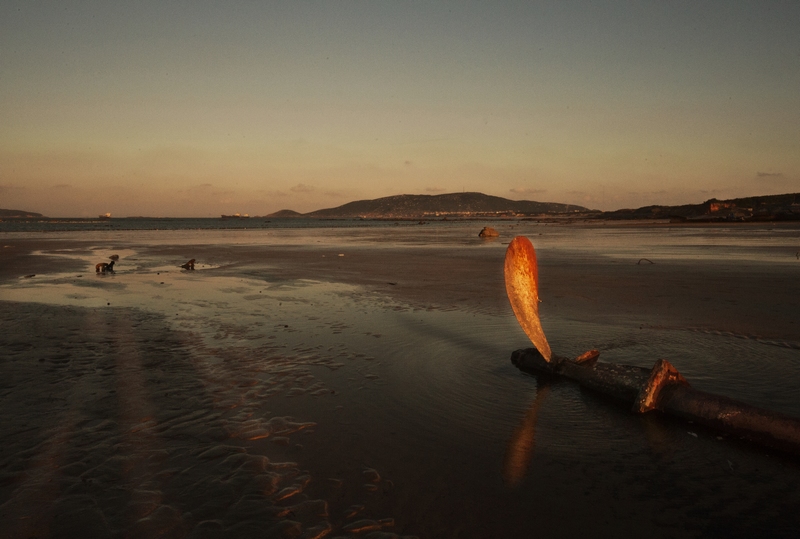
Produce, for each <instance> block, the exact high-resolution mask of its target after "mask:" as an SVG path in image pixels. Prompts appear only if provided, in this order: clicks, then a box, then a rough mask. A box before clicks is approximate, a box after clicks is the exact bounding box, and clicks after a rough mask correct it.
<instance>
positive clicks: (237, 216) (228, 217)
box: [222, 213, 250, 219]
mask: <svg viewBox="0 0 800 539" xmlns="http://www.w3.org/2000/svg"><path fill="white" fill-rule="evenodd" d="M222 218H223V219H250V215H248V214H246V213H245V214H244V215H242V214H240V213H234V214H233V215H223V216H222Z"/></svg>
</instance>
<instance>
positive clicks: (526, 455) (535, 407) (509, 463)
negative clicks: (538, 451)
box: [503, 383, 550, 487]
mask: <svg viewBox="0 0 800 539" xmlns="http://www.w3.org/2000/svg"><path fill="white" fill-rule="evenodd" d="M548 393H550V385H549V384H542V383H540V384H538V386H537V388H536V398H534V399H533V403H531V406H530V408H528V411H527V412H525V417H523V418H522V422H521V423H520V424H519V426H518V427H517V428H516V429H514V432H513V433H512V434H511V439H510V440H509V441H508V449H506V456H505V459H503V479H504V480H505V482H506V484H507V485H508V486H510V487H516V486H517V485H519V484H520V483H521V482H522V480H523V479H524V478H525V475H526V474H527V473H528V468H529V467H530V463H531V458H532V457H533V448H534V446H535V445H536V420H537V419H538V417H539V408H541V407H542V404H543V403H544V401H545V399H546V398H547V394H548Z"/></svg>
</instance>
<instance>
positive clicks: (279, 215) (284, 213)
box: [264, 210, 303, 219]
mask: <svg viewBox="0 0 800 539" xmlns="http://www.w3.org/2000/svg"><path fill="white" fill-rule="evenodd" d="M264 217H267V218H269V217H271V218H274V219H287V218H293V217H303V214H302V213H300V212H296V211H294V210H280V211H276V212H275V213H270V214H269V215H265V216H264Z"/></svg>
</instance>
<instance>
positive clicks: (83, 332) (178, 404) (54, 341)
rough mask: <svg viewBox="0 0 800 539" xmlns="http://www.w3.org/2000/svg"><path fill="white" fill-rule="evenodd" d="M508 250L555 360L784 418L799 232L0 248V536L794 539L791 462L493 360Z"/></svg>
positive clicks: (551, 229)
mask: <svg viewBox="0 0 800 539" xmlns="http://www.w3.org/2000/svg"><path fill="white" fill-rule="evenodd" d="M485 224H490V225H491V226H493V227H494V228H496V229H497V230H498V231H499V232H500V237H499V238H496V239H489V240H484V239H481V238H478V237H477V233H478V231H479V230H480V229H481V227H482V226H484V225H485ZM273 225H274V224H273ZM516 235H525V236H527V237H528V238H529V239H531V241H532V242H533V244H534V246H535V247H536V249H537V254H538V258H539V275H540V287H541V288H540V297H541V299H542V303H541V305H540V314H541V317H542V324H543V327H544V330H545V332H546V334H547V337H548V340H549V342H550V345H551V347H552V349H553V351H554V352H555V353H557V354H559V355H564V356H572V357H574V356H577V355H578V354H580V353H582V352H584V351H586V350H589V349H598V350H599V351H600V354H601V356H600V359H601V360H602V361H608V362H615V363H625V364H631V365H640V366H645V367H649V366H651V365H652V364H653V363H654V362H655V361H656V360H657V359H660V358H663V359H667V360H669V361H670V362H671V363H672V364H673V365H675V366H676V367H677V368H678V370H679V371H680V372H681V373H682V374H683V375H684V376H685V377H686V378H687V379H688V381H689V382H690V383H691V384H692V385H693V386H695V387H697V388H699V389H703V390H706V391H712V392H715V393H720V394H723V395H727V396H730V397H733V398H736V399H739V400H742V401H745V402H748V403H750V404H753V405H756V406H761V407H763V408H768V409H771V410H776V411H779V412H781V413H784V414H788V415H792V416H796V417H797V416H800V316H798V313H800V293H798V292H800V285H798V283H799V282H800V280H799V279H798V277H800V259H798V255H797V253H798V252H800V226H798V225H781V224H769V225H706V226H687V225H683V226H669V225H667V224H636V225H631V224H625V225H609V224H602V225H591V224H581V223H575V224H563V223H561V224H558V223H539V222H535V221H503V222H491V223H480V222H470V221H465V222H430V223H426V224H417V223H397V225H396V226H387V224H386V223H381V224H380V226H378V225H375V226H371V225H370V224H369V223H368V222H367V223H359V224H358V226H355V225H354V226H353V227H343V226H336V227H325V226H320V227H316V228H280V227H278V226H272V227H271V228H269V227H268V228H262V229H254V230H244V229H237V230H190V229H180V228H178V229H174V230H97V231H53V232H41V231H28V232H25V231H21V232H2V231H0V257H2V264H1V265H0V320H1V321H2V322H1V324H2V332H0V405H1V406H0V418H2V425H3V431H4V443H3V444H2V446H0V523H2V524H0V528H2V531H0V537H75V536H87V537H88V536H91V537H114V538H116V537H120V538H122V537H196V538H199V537H237V538H240V537H308V538H310V537H369V538H374V539H377V538H391V537H407V536H416V537H425V538H433V537H437V538H438V537H453V538H473V537H474V538H482V537H529V536H539V537H576V536H590V537H616V536H622V535H623V534H625V535H628V536H644V535H648V536H652V537H676V536H680V537H753V536H769V537H797V535H798V534H800V518H799V517H798V515H797V511H796V508H797V507H798V506H800V491H798V489H797V484H798V483H800V458H798V457H797V456H793V455H787V454H782V453H779V452H775V451H771V450H768V449H764V448H762V447H759V446H755V445H751V444H749V443H747V442H746V441H742V440H737V439H731V438H730V437H728V436H724V435H720V434H719V433H716V432H713V431H709V430H706V429H704V428H701V427H699V426H695V425H692V424H688V423H686V422H683V421H678V420H674V419H670V418H668V417H664V416H661V415H660V414H659V413H658V412H653V413H648V414H645V415H635V414H632V413H630V411H629V410H627V409H624V408H622V407H619V406H617V405H616V404H615V403H613V402H609V401H606V400H604V399H603V398H602V397H599V396H597V395H595V394H593V393H591V392H587V391H584V390H581V389H580V388H578V387H577V386H575V385H574V384H571V383H569V382H565V381H560V380H552V379H544V378H538V377H537V376H533V375H529V374H525V373H522V372H520V371H519V370H517V369H516V367H514V366H513V365H512V364H511V362H510V356H511V353H512V352H513V351H514V350H516V349H518V348H525V347H528V346H530V344H529V342H528V341H527V338H526V336H525V334H524V333H523V332H522V330H521V329H520V328H519V325H518V324H517V322H516V320H515V318H514V315H513V313H512V311H511V307H510V306H509V303H508V300H507V298H506V295H505V294H506V292H505V287H504V284H503V257H504V253H505V246H506V244H507V243H508V242H509V241H510V240H511V238H513V237H514V236H516ZM113 254H116V255H118V256H119V261H118V262H117V263H116V267H115V269H116V271H115V272H113V273H97V272H95V264H97V263H98V262H103V261H108V257H109V256H111V255H113ZM192 258H193V259H196V266H195V268H196V269H195V270H194V271H188V270H183V269H181V268H180V267H179V266H180V265H181V264H183V263H185V262H186V261H187V260H189V259H192ZM521 439H523V440H525V443H524V444H522V445H520V444H519V441H520V440H521Z"/></svg>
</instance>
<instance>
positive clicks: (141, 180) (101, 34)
mask: <svg viewBox="0 0 800 539" xmlns="http://www.w3.org/2000/svg"><path fill="white" fill-rule="evenodd" d="M799 29H800V2H797V1H785V2H770V1H757V2H744V1H735V0H725V1H670V0H664V1H655V0H654V1H650V2H636V1H627V2H613V1H609V2H589V1H558V2H527V1H526V2H469V1H458V2H414V1H397V2H389V1H377V0H374V1H363V2H360V1H359V2H355V1H344V0H343V1H327V2H302V1H296V0H294V1H287V2H268V1H250V0H247V1H245V0H228V1H226V2H206V1H203V0H192V1H186V2H175V1H169V0H161V1H153V2H150V1H132V2H108V1H97V2H93V1H86V2H77V1H69V0H62V1H36V0H25V1H13V0H4V1H3V2H2V3H0V208H11V209H22V210H27V211H35V212H39V213H43V214H45V215H48V216H51V217H67V216H71V217H81V216H90V217H92V216H96V215H98V214H100V213H105V212H111V213H112V215H114V216H119V217H123V216H175V217H206V216H218V215H220V214H223V213H225V214H228V213H236V212H239V213H249V214H250V215H266V214H269V213H271V212H274V211H278V210H281V209H292V210H295V211H300V212H308V211H313V210H317V209H321V208H329V207H335V206H339V205H341V204H344V203H347V202H350V201H353V200H363V199H372V198H378V197H382V196H390V195H398V194H440V193H451V192H461V191H479V192H483V193H486V194H491V195H496V196H501V197H506V198H511V199H515V200H523V199H524V200H537V201H542V202H562V203H570V204H579V205H582V206H586V207H589V208H597V209H603V210H612V209H619V208H635V207H640V206H645V205H649V204H687V203H699V202H702V201H704V200H707V199H709V198H712V197H716V198H734V197H741V196H754V195H767V194H778V193H788V192H798V191H800V30H799Z"/></svg>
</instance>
